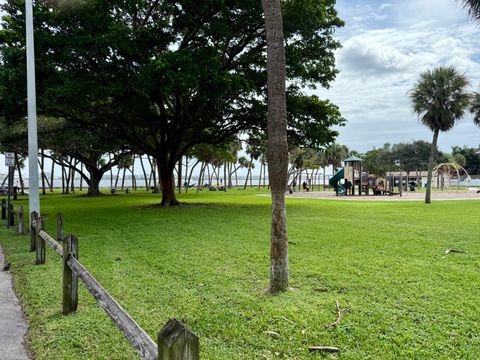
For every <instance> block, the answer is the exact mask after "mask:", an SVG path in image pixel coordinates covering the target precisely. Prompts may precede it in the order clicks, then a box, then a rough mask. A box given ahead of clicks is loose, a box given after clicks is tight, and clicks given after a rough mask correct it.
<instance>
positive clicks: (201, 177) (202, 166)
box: [197, 162, 205, 193]
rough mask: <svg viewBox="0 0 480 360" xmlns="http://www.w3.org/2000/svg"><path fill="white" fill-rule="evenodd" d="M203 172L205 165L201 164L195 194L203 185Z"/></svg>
mask: <svg viewBox="0 0 480 360" xmlns="http://www.w3.org/2000/svg"><path fill="white" fill-rule="evenodd" d="M204 172H205V163H204V162H202V165H200V173H199V174H198V181H197V193H198V192H199V191H200V187H201V186H202V185H203V184H202V182H203V173H204Z"/></svg>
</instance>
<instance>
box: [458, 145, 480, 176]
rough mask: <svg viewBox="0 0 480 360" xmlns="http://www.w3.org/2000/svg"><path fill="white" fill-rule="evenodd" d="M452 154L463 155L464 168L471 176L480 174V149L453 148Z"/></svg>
mask: <svg viewBox="0 0 480 360" xmlns="http://www.w3.org/2000/svg"><path fill="white" fill-rule="evenodd" d="M452 154H453V155H454V156H456V155H462V156H463V157H464V158H465V166H464V167H465V170H467V172H468V173H469V174H470V175H476V174H480V148H477V149H476V148H472V147H468V146H463V147H460V146H453V147H452Z"/></svg>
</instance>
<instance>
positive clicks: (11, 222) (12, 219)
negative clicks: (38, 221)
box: [8, 204, 15, 226]
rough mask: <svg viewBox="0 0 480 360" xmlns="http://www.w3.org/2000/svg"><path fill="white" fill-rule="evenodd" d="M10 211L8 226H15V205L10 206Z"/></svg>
mask: <svg viewBox="0 0 480 360" xmlns="http://www.w3.org/2000/svg"><path fill="white" fill-rule="evenodd" d="M9 210H10V211H9V212H8V225H10V226H15V211H14V210H13V204H10V209H9Z"/></svg>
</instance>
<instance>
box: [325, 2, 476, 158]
mask: <svg viewBox="0 0 480 360" xmlns="http://www.w3.org/2000/svg"><path fill="white" fill-rule="evenodd" d="M337 9H338V11H339V16H340V18H342V19H343V20H344V21H345V23H346V25H345V27H344V28H342V29H341V30H339V31H337V33H336V35H335V37H336V38H337V39H338V40H339V41H340V42H341V43H342V48H341V49H340V50H338V51H337V53H336V59H337V68H338V70H339V71H340V74H339V75H338V76H337V79H336V81H335V82H334V83H332V86H331V87H330V88H329V89H328V90H319V91H316V93H317V94H318V95H319V96H321V97H323V98H325V97H326V98H329V99H331V100H332V101H333V102H334V103H335V104H337V105H338V106H339V107H340V110H341V112H342V114H343V116H344V117H345V118H346V119H347V121H348V123H347V125H346V126H345V127H342V128H340V129H339V130H340V136H339V137H338V142H339V143H342V144H345V145H347V146H348V147H349V148H351V149H354V150H357V151H360V152H363V151H367V150H369V149H371V148H373V147H381V146H383V144H384V143H386V142H390V143H398V142H409V141H412V140H418V139H423V140H428V141H431V140H432V139H431V138H432V133H431V131H430V130H428V129H427V128H426V127H424V126H423V125H421V124H419V122H418V118H417V116H416V115H415V114H414V113H413V112H412V110H411V104H410V101H409V98H408V92H409V90H410V89H411V88H412V87H413V86H414V85H415V82H416V81H417V79H418V78H419V74H420V73H421V72H423V71H425V70H427V69H431V68H434V67H436V66H439V65H453V66H455V67H456V69H457V70H458V71H459V72H460V73H464V74H465V75H466V76H467V78H468V79H469V81H470V83H471V86H470V90H472V91H473V90H475V91H477V90H479V89H480V24H479V23H474V22H473V21H472V20H471V19H470V18H468V16H467V13H466V10H465V9H463V7H462V4H461V1H459V2H457V1H455V0H392V1H388V0H384V1H379V0H337ZM479 144H480V128H478V127H475V126H474V125H473V123H472V116H471V115H470V114H468V115H467V116H466V117H465V118H464V119H463V120H462V121H460V122H459V123H458V125H457V126H456V127H455V128H454V129H453V130H451V131H449V132H447V133H442V134H440V137H439V147H440V149H441V150H443V151H450V150H451V146H453V145H468V146H474V147H477V146H478V145H479Z"/></svg>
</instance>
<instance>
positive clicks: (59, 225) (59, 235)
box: [57, 212, 63, 243]
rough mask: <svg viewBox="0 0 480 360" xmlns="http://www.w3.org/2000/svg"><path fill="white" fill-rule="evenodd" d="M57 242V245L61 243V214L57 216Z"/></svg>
mask: <svg viewBox="0 0 480 360" xmlns="http://www.w3.org/2000/svg"><path fill="white" fill-rule="evenodd" d="M57 241H58V242H59V243H61V242H62V241H63V214H62V213H61V212H59V213H58V214H57Z"/></svg>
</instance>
